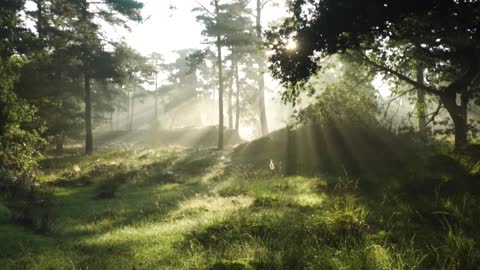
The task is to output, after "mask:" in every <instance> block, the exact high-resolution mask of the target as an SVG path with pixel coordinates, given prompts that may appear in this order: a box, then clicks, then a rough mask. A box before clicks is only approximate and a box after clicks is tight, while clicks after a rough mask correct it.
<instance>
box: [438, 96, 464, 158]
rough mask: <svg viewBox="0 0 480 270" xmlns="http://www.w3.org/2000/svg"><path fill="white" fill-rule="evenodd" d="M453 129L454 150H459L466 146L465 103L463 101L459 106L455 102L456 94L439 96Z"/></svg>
mask: <svg viewBox="0 0 480 270" xmlns="http://www.w3.org/2000/svg"><path fill="white" fill-rule="evenodd" d="M440 99H441V101H442V102H443V104H444V105H445V108H446V109H447V111H448V113H449V114H450V117H451V118H452V121H453V124H454V127H455V149H456V150H460V149H462V148H464V147H465V146H466V145H467V144H468V137H467V135H468V124H467V108H468V107H467V105H468V104H467V102H466V101H465V100H464V99H463V97H462V101H461V104H457V102H456V99H457V98H456V93H453V94H445V95H442V96H440Z"/></svg>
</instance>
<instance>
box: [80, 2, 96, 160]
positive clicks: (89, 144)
mask: <svg viewBox="0 0 480 270" xmlns="http://www.w3.org/2000/svg"><path fill="white" fill-rule="evenodd" d="M81 5H82V14H81V15H82V16H81V19H80V20H81V22H82V23H83V24H85V27H86V26H87V24H88V22H89V21H88V2H87V0H82V2H81ZM84 31H85V32H84V33H83V35H84V40H83V42H84V43H83V44H82V47H83V48H82V50H83V51H82V53H83V69H84V70H83V76H84V82H85V153H87V154H90V153H92V152H93V132H92V89H91V84H90V83H91V82H90V74H89V60H88V55H89V53H90V52H89V51H88V44H87V42H88V38H87V36H88V35H87V30H86V29H85V30H84Z"/></svg>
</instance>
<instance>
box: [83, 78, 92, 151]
mask: <svg viewBox="0 0 480 270" xmlns="http://www.w3.org/2000/svg"><path fill="white" fill-rule="evenodd" d="M84 79H85V153H87V154H90V153H92V152H93V132H92V88H91V85H90V76H89V74H88V72H87V71H85V72H84Z"/></svg>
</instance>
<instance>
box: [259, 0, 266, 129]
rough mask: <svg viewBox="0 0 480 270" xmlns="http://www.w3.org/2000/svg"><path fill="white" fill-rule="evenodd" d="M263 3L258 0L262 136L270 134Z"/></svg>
mask: <svg viewBox="0 0 480 270" xmlns="http://www.w3.org/2000/svg"><path fill="white" fill-rule="evenodd" d="M261 16H262V1H261V0H257V18H256V19H257V21H256V24H257V25H256V28H257V29H256V30H257V39H258V41H257V42H258V109H259V112H260V126H261V129H262V135H263V136H265V135H267V134H268V123H267V113H266V111H265V78H264V72H265V54H264V50H263V45H262V41H263V38H262V17H261Z"/></svg>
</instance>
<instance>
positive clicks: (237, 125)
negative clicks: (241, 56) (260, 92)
mask: <svg viewBox="0 0 480 270" xmlns="http://www.w3.org/2000/svg"><path fill="white" fill-rule="evenodd" d="M234 61H235V64H234V72H235V89H236V90H237V91H236V92H235V108H236V114H235V131H236V132H237V135H240V82H239V76H238V62H237V60H236V59H235V60H234Z"/></svg>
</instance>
